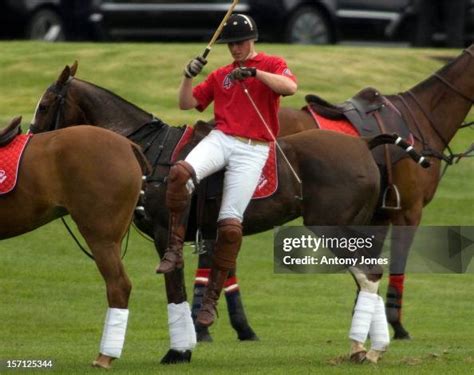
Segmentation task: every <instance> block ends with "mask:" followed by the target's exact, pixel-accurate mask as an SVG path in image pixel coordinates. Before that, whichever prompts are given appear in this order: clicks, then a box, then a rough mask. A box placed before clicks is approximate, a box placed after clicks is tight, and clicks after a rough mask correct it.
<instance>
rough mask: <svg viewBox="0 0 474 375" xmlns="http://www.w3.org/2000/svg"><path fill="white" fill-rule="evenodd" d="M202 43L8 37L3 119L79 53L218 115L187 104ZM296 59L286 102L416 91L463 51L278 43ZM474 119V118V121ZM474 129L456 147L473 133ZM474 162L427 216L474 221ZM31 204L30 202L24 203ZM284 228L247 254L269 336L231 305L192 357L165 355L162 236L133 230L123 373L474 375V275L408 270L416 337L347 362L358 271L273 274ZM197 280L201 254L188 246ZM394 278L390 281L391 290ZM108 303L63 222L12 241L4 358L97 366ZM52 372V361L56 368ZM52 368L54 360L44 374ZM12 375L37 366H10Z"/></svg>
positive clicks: (6, 267)
mask: <svg viewBox="0 0 474 375" xmlns="http://www.w3.org/2000/svg"><path fill="white" fill-rule="evenodd" d="M203 47H204V46H203V45H200V44H180V45H178V44H40V43H27V42H25V43H15V42H12V43H8V42H3V43H0V124H6V123H7V122H8V121H9V120H10V119H11V118H12V117H13V116H16V115H23V116H24V123H25V127H26V126H27V124H28V123H29V121H30V119H31V117H32V115H33V111H34V108H35V106H36V103H37V101H38V99H39V97H40V96H41V94H42V93H43V91H44V90H45V89H46V87H47V86H48V85H49V84H51V83H52V82H53V81H54V80H55V79H56V77H57V76H58V75H59V73H60V71H61V70H62V68H63V67H64V65H65V64H71V63H72V62H73V61H74V60H76V59H77V60H79V70H78V74H77V76H78V77H80V78H83V79H85V80H88V81H91V82H94V83H96V84H98V85H100V86H104V87H106V88H109V89H110V90H112V91H114V92H116V93H118V94H119V95H121V96H123V97H125V98H127V99H128V100H130V101H131V102H133V103H135V104H137V105H139V106H141V107H143V108H145V109H146V110H148V111H150V112H153V113H154V114H155V115H157V116H159V117H160V118H162V119H163V120H164V121H166V122H168V123H170V124H175V125H181V124H184V123H194V122H195V121H196V120H197V119H198V118H202V119H207V118H210V117H211V112H206V113H205V114H198V113H197V112H192V111H190V112H183V111H179V110H178V109H177V99H176V94H177V87H178V85H179V81H180V79H181V78H180V77H181V70H182V66H183V65H184V64H185V63H186V62H187V61H188V59H189V58H192V57H194V56H195V55H197V54H198V53H200V52H201V51H202V49H203ZM259 48H260V49H262V50H265V51H267V52H268V53H275V54H279V55H282V56H284V57H285V58H286V59H287V60H288V63H289V65H290V67H291V69H292V70H293V71H294V73H295V74H296V75H297V76H298V78H299V92H298V94H297V95H295V96H293V97H290V98H285V99H284V100H283V105H286V106H292V107H300V106H302V105H303V102H304V99H303V98H304V96H305V95H306V94H308V93H317V94H319V95H321V96H323V97H325V98H327V99H328V100H331V101H343V100H345V99H346V98H348V97H349V96H351V95H352V94H354V93H355V92H356V91H358V90H359V89H361V88H363V87H366V86H374V87H376V88H378V89H379V90H381V91H382V92H383V93H396V92H398V91H402V90H406V89H408V88H409V87H411V86H412V85H414V84H416V83H417V82H419V81H421V80H422V79H424V78H425V77H427V76H428V75H429V74H431V73H432V72H433V71H434V70H436V69H438V68H439V67H440V66H441V65H442V63H441V62H440V61H439V60H436V59H433V57H434V56H437V57H444V56H454V55H455V54H456V51H449V50H416V49H411V50H407V49H383V48H354V47H300V46H284V45H264V46H259ZM227 61H228V55H227V51H226V50H225V48H224V47H217V48H215V51H213V52H212V55H211V57H210V62H209V64H208V65H207V67H206V69H207V70H210V69H213V68H215V67H217V66H219V65H220V64H223V63H225V62H227ZM471 117H472V116H471ZM471 119H472V118H471ZM473 134H474V133H473V132H472V130H470V129H467V130H463V131H462V132H460V133H459V134H458V135H457V136H456V138H455V139H454V141H453V142H452V146H453V148H454V149H455V150H458V151H461V150H464V149H465V148H466V147H467V146H468V145H469V144H471V143H472V142H473V138H474V137H473ZM473 177H474V163H473V162H472V160H465V161H463V162H461V163H460V164H459V165H457V166H455V167H451V168H450V169H449V170H448V173H447V175H446V176H445V178H444V179H443V180H442V182H441V185H440V187H439V189H438V192H437V195H436V197H435V199H434V201H433V202H432V203H431V204H430V205H429V206H428V207H427V209H426V210H425V214H424V218H423V224H424V225H448V224H449V225H456V224H457V225H461V224H462V225H473V224H474V215H473V208H474V182H473V181H474V178H473ZM18 209H19V210H21V207H18ZM272 235H273V234H272V232H271V231H270V232H266V233H263V234H260V235H255V236H251V237H247V238H246V239H245V241H244V245H243V247H242V250H241V255H240V257H239V270H240V276H241V282H240V285H241V290H242V294H243V296H244V302H245V304H246V308H247V312H248V315H249V318H250V321H251V324H252V326H253V328H254V329H255V331H256V332H257V334H258V335H259V336H260V338H261V340H260V341H259V342H253V343H240V342H238V341H237V340H236V337H235V334H234V332H233V331H232V329H231V328H230V326H229V324H228V319H227V316H226V313H225V309H223V308H222V307H224V304H222V305H221V306H222V307H221V314H220V319H219V320H218V322H217V323H216V325H215V326H214V327H213V328H212V332H213V335H214V343H212V344H202V345H198V347H197V348H196V350H195V352H194V354H193V361H192V363H191V364H189V365H181V366H171V367H170V366H161V365H159V360H160V358H161V357H162V356H163V355H164V354H165V352H166V351H167V349H168V346H169V342H168V329H167V316H166V300H165V295H164V285H163V284H164V283H163V279H162V277H160V276H156V275H155V274H154V272H153V271H154V267H155V265H156V263H157V261H158V259H157V256H156V253H155V251H154V249H153V246H152V245H151V243H149V242H147V241H146V240H144V239H143V238H141V237H139V236H138V235H137V234H136V233H135V232H133V233H132V236H131V240H130V246H129V248H130V249H129V253H128V255H127V257H126V258H125V264H126V268H127V270H128V272H129V275H130V278H131V280H132V282H133V285H134V290H133V292H132V299H131V304H130V311H131V315H130V321H129V328H128V333H127V340H126V344H125V348H124V353H123V357H122V359H121V360H119V361H117V362H116V363H115V365H114V370H113V371H114V373H117V374H152V373H153V374H156V373H190V374H200V373H209V374H221V373H222V374H223V373H226V374H230V373H258V374H307V373H314V374H332V373H334V374H340V373H375V372H380V373H382V374H386V373H387V374H398V373H401V372H403V373H410V374H470V373H473V372H474V328H473V327H474V324H473V323H474V322H473V318H472V309H473V307H474V288H473V285H474V275H472V274H464V275H453V274H451V275H441V274H410V275H408V276H407V282H406V293H405V310H404V313H405V317H404V322H405V323H406V327H407V328H408V329H409V331H410V333H411V334H412V336H413V338H414V339H413V340H412V341H410V342H393V343H392V345H391V347H390V349H389V352H388V353H387V354H386V355H385V357H384V359H383V361H382V362H380V364H379V365H377V366H374V365H362V366H353V365H350V364H349V363H347V362H346V361H345V360H343V359H342V356H343V355H345V354H347V352H348V347H349V345H348V339H347V334H348V330H349V325H350V318H351V315H350V314H351V309H352V304H353V299H354V291H355V288H354V285H353V282H352V280H351V278H350V277H349V276H348V275H277V274H274V273H273V250H272ZM186 262H187V263H186V264H187V269H186V278H187V284H188V290H189V292H191V288H189V286H191V285H192V281H193V272H194V265H195V264H196V257H195V256H194V255H192V254H191V249H189V248H187V249H186ZM385 290H386V281H384V283H383V286H382V292H383V295H384V294H385ZM105 310H106V300H105V290H104V285H103V282H102V280H101V278H100V275H99V273H98V272H97V270H96V268H95V265H94V264H93V263H92V262H91V261H90V260H89V259H87V258H86V257H85V256H83V255H82V254H81V253H80V251H79V250H78V249H77V248H76V246H75V245H74V243H73V242H72V240H71V238H70V237H69V236H68V234H67V232H66V231H65V229H64V228H63V227H62V225H60V223H58V222H54V223H51V224H49V225H47V226H44V227H43V228H41V229H39V230H37V231H35V232H33V233H29V234H26V235H24V236H21V237H18V238H14V239H9V240H4V241H1V243H0V361H5V360H7V359H52V360H54V361H55V362H54V368H53V370H51V372H54V373H58V374H86V373H96V372H97V370H94V369H90V368H89V362H90V361H91V360H92V359H93V358H94V357H95V354H96V352H97V350H98V345H99V340H100V336H101V333H102V324H103V319H104V315H105ZM43 371H45V370H41V373H43ZM36 372H40V371H36ZM0 373H2V374H3V373H12V374H13V373H35V371H33V370H23V371H18V370H16V371H13V370H6V369H5V368H0Z"/></svg>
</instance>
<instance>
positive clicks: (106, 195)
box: [0, 118, 148, 368]
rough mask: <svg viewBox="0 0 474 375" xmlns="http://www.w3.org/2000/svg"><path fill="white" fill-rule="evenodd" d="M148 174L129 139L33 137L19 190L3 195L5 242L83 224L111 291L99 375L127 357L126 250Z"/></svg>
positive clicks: (76, 131)
mask: <svg viewBox="0 0 474 375" xmlns="http://www.w3.org/2000/svg"><path fill="white" fill-rule="evenodd" d="M20 121H21V120H20V118H16V119H15V120H13V121H12V123H11V124H10V126H9V128H11V129H12V130H15V129H17V127H18V126H19V123H20ZM147 168H148V164H147V161H146V159H145V158H144V156H143V154H141V151H140V150H139V148H138V146H137V145H135V144H133V143H132V142H130V141H129V140H128V139H126V138H124V137H121V136H119V135H117V134H115V133H113V132H111V131H108V130H104V129H99V128H95V127H91V126H78V127H75V128H68V129H62V130H57V131H53V132H49V133H44V134H37V135H33V136H32V137H31V138H30V140H29V142H28V145H27V147H26V149H25V150H24V153H23V156H22V161H21V165H20V169H19V172H18V180H17V186H16V187H15V188H14V189H13V190H12V191H11V192H9V193H6V194H4V195H0V240H3V239H6V238H11V237H15V236H19V235H21V234H23V233H26V232H29V231H32V230H33V229H36V228H38V227H40V226H42V225H45V224H46V223H48V222H50V221H52V220H54V219H57V218H60V217H62V216H65V215H67V214H70V215H71V217H72V219H73V220H74V221H75V223H76V224H77V227H78V229H79V231H80V233H81V234H82V236H83V237H84V239H85V240H86V242H87V245H88V246H89V248H90V249H91V252H92V255H93V257H94V259H95V262H96V264H97V268H98V269H99V271H100V273H101V275H102V277H103V278H104V281H105V284H106V289H107V300H108V306H109V309H108V311H107V318H106V321H105V326H104V333H103V336H102V342H101V346H100V353H99V355H98V357H97V358H96V360H95V361H94V362H93V364H94V366H97V367H104V368H108V367H110V363H111V361H112V360H113V359H114V358H118V357H120V354H121V351H122V346H123V341H124V338H125V330H126V327H127V318H128V301H129V296H130V291H131V287H132V286H131V283H130V280H129V279H128V276H127V274H126V273H125V269H124V267H123V264H122V261H121V259H120V247H121V243H122V238H123V237H124V235H125V234H126V232H127V229H128V228H129V226H130V223H131V220H132V216H133V213H134V210H135V207H136V204H137V201H138V199H139V195H140V190H141V188H142V175H143V172H145V171H147ZM111 320H113V321H111ZM111 324H116V325H115V326H114V325H111Z"/></svg>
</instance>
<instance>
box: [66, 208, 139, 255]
mask: <svg viewBox="0 0 474 375" xmlns="http://www.w3.org/2000/svg"><path fill="white" fill-rule="evenodd" d="M61 221H62V222H63V224H64V226H65V227H66V229H67V231H68V232H69V234H70V235H71V237H72V239H73V240H74V242H75V243H76V245H77V246H78V247H79V249H80V250H81V251H82V252H83V253H84V254H85V255H86V256H87V257H89V258H90V259H92V260H94V261H95V258H94V255H92V253H90V252H89V251H87V250H86V249H85V247H84V246H82V244H81V242H80V241H79V239H78V238H77V236H76V235H75V234H74V232H73V231H72V229H71V227H70V226H69V224H68V223H67V222H66V220H65V219H64V217H62V218H61ZM130 225H131V223H130ZM130 225H129V226H128V231H127V236H126V239H125V249H124V250H123V252H122V256H121V257H120V259H122V260H123V258H125V255H126V254H127V251H128V243H129V239H130Z"/></svg>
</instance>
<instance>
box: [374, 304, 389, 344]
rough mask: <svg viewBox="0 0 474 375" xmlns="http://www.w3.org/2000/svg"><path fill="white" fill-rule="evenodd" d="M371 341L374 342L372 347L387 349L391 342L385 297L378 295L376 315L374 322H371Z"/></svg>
mask: <svg viewBox="0 0 474 375" xmlns="http://www.w3.org/2000/svg"><path fill="white" fill-rule="evenodd" d="M369 334H370V341H371V342H372V349H373V350H379V351H385V350H387V347H388V345H389V344H390V336H389V333H388V323H387V316H386V315H385V305H384V303H383V298H382V297H380V296H378V299H377V303H376V304H375V311H374V316H373V317H372V323H370V330H369Z"/></svg>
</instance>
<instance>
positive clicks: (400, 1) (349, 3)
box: [337, 0, 413, 11]
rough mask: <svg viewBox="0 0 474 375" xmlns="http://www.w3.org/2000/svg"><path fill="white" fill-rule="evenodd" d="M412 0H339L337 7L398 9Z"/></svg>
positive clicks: (380, 9)
mask: <svg viewBox="0 0 474 375" xmlns="http://www.w3.org/2000/svg"><path fill="white" fill-rule="evenodd" d="M412 2H413V0H383V1H381V0H339V1H338V2H337V4H338V8H339V9H354V10H376V11H398V10H400V9H403V8H405V7H406V6H407V5H408V4H410V3H412Z"/></svg>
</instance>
